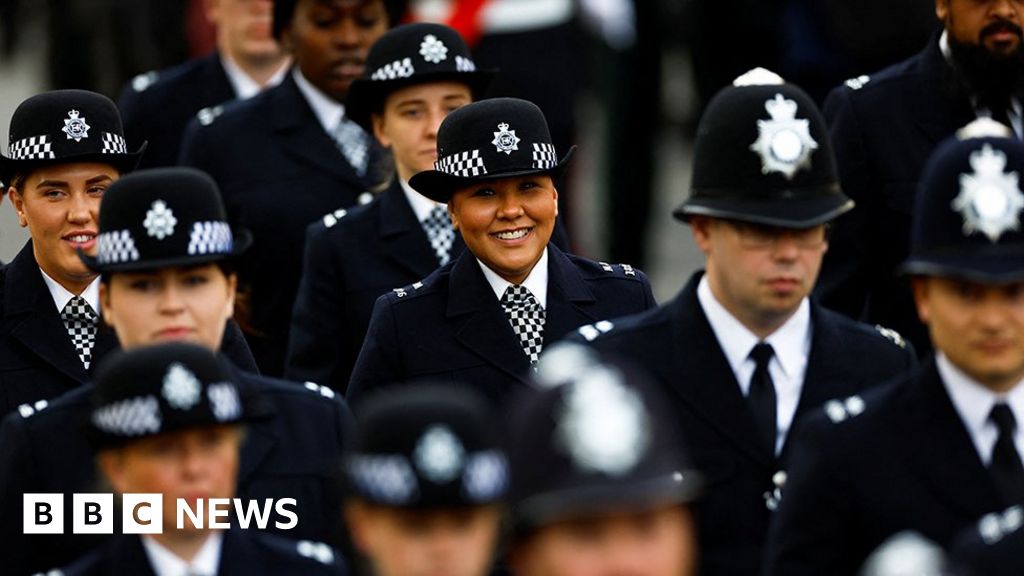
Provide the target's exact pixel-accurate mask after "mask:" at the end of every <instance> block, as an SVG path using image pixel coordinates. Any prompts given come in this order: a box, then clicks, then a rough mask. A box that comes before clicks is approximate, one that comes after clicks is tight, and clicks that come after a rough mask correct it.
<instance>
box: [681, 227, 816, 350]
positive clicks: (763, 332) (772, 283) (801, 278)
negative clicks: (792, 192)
mask: <svg viewBox="0 0 1024 576" xmlns="http://www.w3.org/2000/svg"><path fill="white" fill-rule="evenodd" d="M690 224H691V226H690V227H691V229H692V231H693V237H694V240H695V241H696V242H697V246H699V247H700V249H701V251H703V252H704V255H705V256H706V257H707V267H706V270H707V278H708V283H709V284H710V287H711V291H712V293H713V294H714V295H715V298H716V299H717V300H718V301H719V302H720V303H721V304H722V306H724V307H725V309H726V310H728V311H729V312H730V313H731V314H732V315H733V316H735V317H736V319H738V320H739V321H740V322H742V323H743V325H744V326H746V327H747V328H748V329H749V330H750V331H751V332H754V333H755V334H757V335H758V336H762V337H764V336H767V335H768V334H771V333H772V332H774V331H775V330H776V329H777V328H778V327H779V326H781V325H782V324H784V323H785V322H786V320H788V319H789V318H790V317H791V316H792V315H793V313H794V312H796V309H797V308H798V307H799V305H800V302H801V301H802V300H803V299H804V298H805V297H807V295H808V294H810V292H811V289H812V288H813V287H814V282H815V281H816V280H817V278H818V272H819V270H820V269H821V260H822V258H823V257H824V256H825V251H826V250H827V249H828V242H827V241H826V236H825V226H824V225H819V226H814V227H812V228H808V229H805V230H789V229H781V228H773V227H768V226H759V225H753V224H744V223H740V222H734V221H730V220H721V219H717V218H705V217H698V218H694V219H693V220H692V221H691V223H690Z"/></svg>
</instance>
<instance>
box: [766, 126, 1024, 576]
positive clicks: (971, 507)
mask: <svg viewBox="0 0 1024 576" xmlns="http://www.w3.org/2000/svg"><path fill="white" fill-rule="evenodd" d="M978 122H981V121H978ZM982 123H983V124H984V123H988V124H995V123H993V122H991V121H990V120H985V121H984V122H982ZM995 125H996V126H999V125H998V124H995ZM969 128H970V130H969V131H965V132H963V133H962V135H961V136H958V137H954V138H951V139H949V140H947V141H946V142H944V143H943V144H942V145H941V146H940V147H939V148H938V149H936V151H935V154H934V155H933V156H932V158H931V159H929V161H928V164H927V165H926V166H925V171H924V173H923V176H922V179H921V186H920V188H919V189H918V191H917V200H916V203H915V205H914V224H913V228H912V229H911V236H910V238H911V244H910V248H911V251H910V256H909V258H908V259H907V261H906V262H905V263H904V266H903V270H905V271H906V273H907V274H909V275H911V276H912V286H913V290H914V299H915V301H916V303H917V310H918V313H919V314H920V316H921V319H922V321H923V322H924V323H925V324H926V325H927V326H928V328H929V332H930V335H931V339H932V343H933V344H934V346H935V352H934V355H933V357H931V358H929V359H928V361H927V362H926V363H924V364H923V365H922V366H921V368H920V369H919V370H916V371H915V372H914V373H913V374H911V375H908V376H906V377H905V378H902V379H899V380H898V381H897V382H896V383H895V384H893V385H890V386H886V387H883V388H881V389H879V390H877V391H876V392H875V393H873V394H872V395H871V396H870V397H867V398H864V399H863V400H862V401H859V402H857V403H856V404H850V402H849V401H847V402H845V403H841V402H829V403H827V404H826V405H825V410H824V411H823V413H819V414H818V415H817V416H816V417H815V418H814V419H809V421H808V423H807V427H806V430H805V431H804V432H805V433H804V434H801V436H800V439H801V442H800V443H799V444H798V445H797V448H796V449H795V451H794V453H793V460H792V461H793V463H794V466H793V469H792V471H791V474H790V475H789V481H788V482H787V484H786V489H785V492H784V497H783V499H782V506H781V509H780V511H779V513H778V516H777V518H776V523H775V524H774V526H773V529H772V536H771V543H770V547H769V554H768V573H769V574H786V575H790V574H793V575H799V574H837V575H842V574H853V573H854V570H855V569H856V567H857V566H858V565H859V564H860V563H861V562H862V561H863V559H864V557H865V556H866V555H867V553H868V552H869V551H870V550H871V549H872V548H874V547H875V546H877V545H878V544H879V543H881V542H882V541H883V540H885V539H886V538H888V537H889V536H891V535H892V534H894V533H896V532H900V531H904V530H914V531H916V532H919V533H920V534H922V535H923V536H924V537H926V538H928V539H930V540H932V541H934V542H936V543H937V544H938V545H939V546H942V547H948V546H949V544H950V543H951V542H952V540H953V539H954V537H955V536H956V535H957V534H958V533H959V532H960V531H962V530H964V529H965V527H966V526H967V525H968V524H972V523H974V522H976V521H977V519H978V518H980V517H981V516H983V515H985V514H988V513H990V512H994V511H997V510H1002V509H1003V508H1005V507H1006V506H1009V505H1011V504H1015V503H1020V502H1022V501H1024V468H1022V466H1021V453H1022V451H1024V450H1022V447H1024V432H1022V431H1021V429H1020V427H1018V426H1016V422H1020V421H1021V419H1022V418H1024V385H1021V382H1022V380H1024V299H1022V297H1021V295H1022V294H1024V259H1022V258H1021V254H1022V253H1024V250H1022V248H1024V235H1022V234H1021V232H1020V229H1019V227H1020V211H1021V209H1022V208H1024V194H1022V192H1021V189H1020V184H1019V183H1018V179H1017V174H1018V173H1019V172H1020V171H1021V170H1022V169H1024V144H1022V143H1021V142H1020V141H1019V140H1017V139H1015V138H1012V137H1010V136H1009V133H1008V132H1007V131H1006V129H1005V128H1002V127H1000V128H999V132H997V133H998V134H1000V135H998V136H996V135H993V132H991V131H988V132H983V133H981V134H979V133H978V132H977V130H979V129H980V128H983V127H979V126H978V125H977V124H975V125H972V126H970V127H969ZM864 357H867V356H864ZM872 361H874V357H872Z"/></svg>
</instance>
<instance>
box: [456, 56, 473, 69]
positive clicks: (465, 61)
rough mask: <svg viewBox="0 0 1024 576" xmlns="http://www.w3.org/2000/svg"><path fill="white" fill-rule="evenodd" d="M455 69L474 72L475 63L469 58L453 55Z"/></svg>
mask: <svg viewBox="0 0 1024 576" xmlns="http://www.w3.org/2000/svg"><path fill="white" fill-rule="evenodd" d="M455 69H456V70H457V71H459V72H476V63H475V62H473V61H472V60H470V59H469V58H464V57H462V56H459V55H458V54H456V55H455Z"/></svg>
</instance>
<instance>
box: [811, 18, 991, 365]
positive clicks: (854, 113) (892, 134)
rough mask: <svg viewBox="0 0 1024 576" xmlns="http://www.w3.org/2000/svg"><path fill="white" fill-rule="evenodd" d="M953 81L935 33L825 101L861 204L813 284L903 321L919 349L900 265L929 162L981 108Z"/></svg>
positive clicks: (863, 312)
mask: <svg viewBox="0 0 1024 576" xmlns="http://www.w3.org/2000/svg"><path fill="white" fill-rule="evenodd" d="M956 85H957V84H956V82H955V81H954V80H953V78H952V68H951V67H950V66H949V64H948V63H947V62H946V60H945V58H944V57H943V56H942V52H941V51H940V50H939V46H938V36H935V37H934V38H932V41H931V42H930V43H929V44H928V46H927V47H926V48H925V49H924V50H923V51H922V52H921V53H920V54H917V55H916V56H913V57H912V58H910V59H908V60H906V61H904V62H901V63H899V64H896V65H895V66H892V67H890V68H887V69H885V70H884V71H882V72H880V73H878V74H875V75H872V76H871V77H870V79H869V80H863V79H855V80H851V81H849V82H847V84H845V85H843V86H840V87H838V88H836V89H835V90H833V91H832V93H831V94H830V95H829V97H828V99H827V100H826V102H825V106H824V114H825V118H826V120H827V121H828V124H829V132H830V135H831V137H832V143H833V146H834V148H835V154H836V162H837V165H838V168H839V179H840V182H841V184H842V187H843V192H844V193H846V195H848V196H849V197H850V198H852V199H853V200H854V201H855V202H856V203H857V205H856V206H855V207H854V209H853V210H852V211H850V212H849V213H847V214H845V215H843V216H841V217H840V218H839V219H838V220H837V221H836V223H835V225H834V228H833V230H832V234H831V237H830V239H829V250H828V252H827V253H826V254H825V260H824V263H823V265H822V270H821V276H820V278H819V279H818V284H817V289H816V294H817V296H818V298H819V300H820V302H821V303H822V304H823V305H824V306H826V307H829V308H832V309H834V310H838V311H840V312H843V313H844V314H846V315H848V316H850V317H852V318H858V319H862V320H864V321H865V322H867V323H869V324H881V325H883V326H886V327H888V328H892V329H894V330H896V331H897V332H899V333H900V334H902V335H903V336H904V337H906V338H907V339H909V340H910V341H911V342H913V344H914V346H915V348H916V349H917V351H918V353H919V354H921V355H922V357H924V356H925V355H927V354H928V352H929V350H931V345H930V343H929V341H928V334H927V331H926V330H925V328H924V326H923V325H922V324H921V322H920V321H919V320H918V318H917V310H916V308H915V307H914V303H913V299H912V297H911V294H910V290H909V287H908V286H907V284H906V282H905V281H904V280H902V279H901V278H899V277H898V276H897V274H896V269H897V267H898V266H899V265H900V264H901V263H902V262H903V260H905V259H906V257H907V254H908V252H909V242H910V220H911V218H910V214H911V210H912V208H913V206H914V197H915V194H916V187H917V182H918V179H919V177H920V175H921V171H922V170H923V168H924V164H925V162H926V161H927V159H928V157H929V156H930V155H931V153H932V151H933V150H934V149H935V147H936V145H938V143H939V142H941V141H942V140H943V139H944V138H946V137H948V136H951V135H952V134H953V133H954V132H955V131H956V130H957V129H959V128H960V127H962V126H964V125H965V124H967V123H968V122H970V121H971V120H974V118H975V117H976V115H975V112H974V109H973V107H972V106H971V103H970V99H969V98H968V96H967V94H966V93H965V92H964V91H962V90H959V89H957V88H955V86H956Z"/></svg>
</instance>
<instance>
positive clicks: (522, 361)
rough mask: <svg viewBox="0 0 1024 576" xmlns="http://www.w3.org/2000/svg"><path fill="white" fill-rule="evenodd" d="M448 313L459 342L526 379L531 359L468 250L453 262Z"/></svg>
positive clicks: (511, 374)
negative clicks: (525, 352) (524, 351)
mask: <svg viewBox="0 0 1024 576" xmlns="http://www.w3.org/2000/svg"><path fill="white" fill-rule="evenodd" d="M446 315H447V316H448V317H449V318H450V319H451V321H452V325H453V332H454V333H455V339H456V340H457V341H458V342H459V343H460V344H462V345H463V346H465V347H466V348H467V349H469V350H470V351H471V352H473V353H474V354H476V355H477V356H479V357H481V358H483V359H484V360H486V361H487V362H488V363H490V364H492V365H494V367H496V368H498V369H499V370H501V371H502V372H506V373H508V374H509V375H510V376H512V377H515V378H517V379H519V380H520V381H522V382H524V383H525V382H526V376H527V375H528V373H529V370H530V360H529V358H527V357H526V354H523V348H522V347H521V346H520V344H519V341H518V340H517V338H516V335H515V332H513V331H512V326H511V325H510V324H509V323H508V319H507V318H506V317H505V312H504V310H502V308H501V303H500V302H498V299H497V298H495V297H494V291H493V290H492V289H491V286H490V284H488V283H487V279H486V278H484V273H483V271H482V270H480V265H479V264H478V263H477V261H476V257H474V256H473V253H472V252H470V251H469V250H466V251H465V252H463V253H462V255H461V256H459V258H458V259H457V260H456V261H455V264H454V265H453V266H452V271H451V274H450V276H449V279H448V307H447V310H446Z"/></svg>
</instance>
